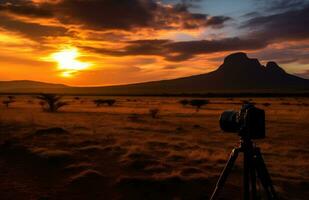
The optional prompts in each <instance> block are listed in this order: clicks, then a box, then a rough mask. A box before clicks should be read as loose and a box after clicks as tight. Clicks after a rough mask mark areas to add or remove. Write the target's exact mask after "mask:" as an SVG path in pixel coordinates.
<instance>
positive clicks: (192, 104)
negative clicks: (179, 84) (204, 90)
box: [190, 99, 209, 112]
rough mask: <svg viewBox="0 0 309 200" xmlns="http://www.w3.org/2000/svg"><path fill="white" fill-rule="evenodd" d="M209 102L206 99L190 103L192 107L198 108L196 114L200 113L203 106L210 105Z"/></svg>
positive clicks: (194, 100)
mask: <svg viewBox="0 0 309 200" xmlns="http://www.w3.org/2000/svg"><path fill="white" fill-rule="evenodd" d="M208 103H209V101H208V100H206V99H193V100H191V101H190V105H191V106H194V107H196V112H198V111H199V110H200V109H201V108H202V106H204V105H206V104H208Z"/></svg>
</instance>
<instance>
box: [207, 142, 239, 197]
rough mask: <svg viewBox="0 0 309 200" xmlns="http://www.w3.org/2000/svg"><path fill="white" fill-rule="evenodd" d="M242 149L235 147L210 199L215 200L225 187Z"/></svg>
mask: <svg viewBox="0 0 309 200" xmlns="http://www.w3.org/2000/svg"><path fill="white" fill-rule="evenodd" d="M239 151H240V149H239V148H235V149H233V151H232V153H231V155H230V158H229V160H228V162H227V163H226V165H225V167H224V170H223V171H222V173H221V175H220V178H219V180H218V182H217V184H216V188H215V190H214V192H213V193H212V196H211V198H210V200H214V199H216V197H217V195H218V194H219V191H220V190H221V189H222V188H223V186H224V183H225V181H226V179H227V177H228V175H229V174H230V172H231V171H232V168H233V166H234V163H235V161H236V159H237V157H238V153H239Z"/></svg>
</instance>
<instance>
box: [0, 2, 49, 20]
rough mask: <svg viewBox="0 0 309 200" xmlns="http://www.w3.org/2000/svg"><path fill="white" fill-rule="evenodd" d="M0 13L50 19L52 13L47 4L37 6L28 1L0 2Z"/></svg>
mask: <svg viewBox="0 0 309 200" xmlns="http://www.w3.org/2000/svg"><path fill="white" fill-rule="evenodd" d="M0 11H6V12H10V13H14V14H17V15H25V16H30V17H43V18H46V17H52V16H53V13H52V10H51V9H50V7H49V6H48V4H41V5H37V4H34V3H33V2H32V1H29V0H19V1H18V0H3V1H1V2H0Z"/></svg>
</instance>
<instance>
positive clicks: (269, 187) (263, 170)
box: [255, 148, 278, 199]
mask: <svg viewBox="0 0 309 200" xmlns="http://www.w3.org/2000/svg"><path fill="white" fill-rule="evenodd" d="M255 154H256V171H257V175H258V177H259V179H260V181H261V184H262V186H263V187H264V189H265V191H266V194H267V198H268V199H278V198H277V195H276V192H275V188H274V186H273V184H272V181H271V178H270V175H269V173H268V170H267V167H266V165H265V162H264V159H263V157H262V154H261V151H260V149H259V148H256V149H255Z"/></svg>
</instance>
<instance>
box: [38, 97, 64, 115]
mask: <svg viewBox="0 0 309 200" xmlns="http://www.w3.org/2000/svg"><path fill="white" fill-rule="evenodd" d="M36 98H37V99H40V100H42V101H41V102H40V105H41V106H42V107H43V109H44V110H46V111H48V112H57V111H58V110H59V109H60V108H61V107H63V106H66V105H68V103H67V102H64V101H61V99H62V96H59V95H55V94H40V95H39V96H37V97H36ZM45 105H47V108H45V107H44V106H45Z"/></svg>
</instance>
